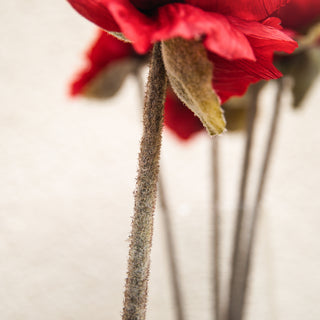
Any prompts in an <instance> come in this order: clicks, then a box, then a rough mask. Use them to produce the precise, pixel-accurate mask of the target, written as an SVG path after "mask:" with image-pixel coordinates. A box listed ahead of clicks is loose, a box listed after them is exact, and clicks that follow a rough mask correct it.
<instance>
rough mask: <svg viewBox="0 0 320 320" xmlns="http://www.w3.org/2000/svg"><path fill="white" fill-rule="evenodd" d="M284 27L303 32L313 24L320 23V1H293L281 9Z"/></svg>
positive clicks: (280, 13) (280, 14)
mask: <svg viewBox="0 0 320 320" xmlns="http://www.w3.org/2000/svg"><path fill="white" fill-rule="evenodd" d="M279 16H280V18H281V20H282V25H283V26H284V27H285V28H289V29H292V30H295V31H303V29H306V28H307V27H309V26H311V25H312V24H313V23H315V22H318V21H320V1H319V0H291V2H290V3H289V4H288V5H287V6H286V7H284V8H281V9H280V12H279Z"/></svg>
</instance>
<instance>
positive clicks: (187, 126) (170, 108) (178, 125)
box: [164, 90, 204, 140]
mask: <svg viewBox="0 0 320 320" xmlns="http://www.w3.org/2000/svg"><path fill="white" fill-rule="evenodd" d="M164 124H165V126H166V127H168V128H169V129H170V130H171V131H172V132H173V133H175V134H176V135H177V136H178V137H179V138H180V139H182V140H188V139H190V138H191V137H192V136H193V135H194V134H196V133H197V132H200V131H203V130H204V127H203V125H202V123H201V121H200V120H199V118H198V117H196V116H195V115H194V114H193V112H192V111H191V110H190V109H188V108H187V107H186V106H185V105H184V104H183V103H182V102H181V101H180V100H179V99H178V97H177V96H176V95H175V94H174V93H173V92H172V90H168V92H167V97H166V103H165V109H164Z"/></svg>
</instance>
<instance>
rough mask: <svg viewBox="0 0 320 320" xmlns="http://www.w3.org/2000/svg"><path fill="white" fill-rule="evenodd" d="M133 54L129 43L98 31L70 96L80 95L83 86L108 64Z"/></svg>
mask: <svg viewBox="0 0 320 320" xmlns="http://www.w3.org/2000/svg"><path fill="white" fill-rule="evenodd" d="M133 54H134V51H133V48H132V46H131V45H130V44H129V43H124V42H122V41H120V40H118V39H116V38H114V37H112V36H110V35H108V34H107V33H106V32H104V31H99V33H98V35H97V38H96V40H95V41H94V43H93V44H92V46H91V47H90V49H89V50H88V52H87V53H86V58H87V65H86V67H85V68H83V69H82V70H81V71H80V72H78V73H77V75H76V76H75V77H74V80H73V81H72V83H71V85H70V94H71V95H73V96H74V95H77V94H81V93H82V91H83V90H84V88H85V86H86V85H87V84H88V83H89V82H90V81H91V80H93V79H94V78H95V77H96V76H97V74H98V73H99V72H100V71H102V70H103V69H104V68H105V67H107V66H108V65H109V64H110V63H112V62H114V61H117V60H121V59H123V58H125V57H128V56H131V55H133Z"/></svg>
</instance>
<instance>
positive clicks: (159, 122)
mask: <svg viewBox="0 0 320 320" xmlns="http://www.w3.org/2000/svg"><path fill="white" fill-rule="evenodd" d="M166 87H167V79H166V72H165V69H164V66H163V61H162V54H161V44H160V43H156V44H155V45H154V48H153V53H152V59H151V63H150V71H149V78H148V84H147V93H146V97H145V103H144V111H143V135H142V140H141V145H140V154H139V169H138V177H137V184H136V190H135V194H134V197H135V205H134V216H133V220H132V230H131V235H130V250H129V260H128V274H127V280H126V286H125V293H124V307H123V315H122V319H123V320H144V319H145V315H146V305H147V291H148V279H149V270H150V253H151V246H152V235H153V214H154V210H155V204H156V196H157V182H158V175H159V158H160V149H161V138H162V136H161V133H162V126H163V110H164V101H165V93H166Z"/></svg>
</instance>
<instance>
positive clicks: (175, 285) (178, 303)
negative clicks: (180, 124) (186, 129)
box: [134, 69, 185, 320]
mask: <svg viewBox="0 0 320 320" xmlns="http://www.w3.org/2000/svg"><path fill="white" fill-rule="evenodd" d="M134 75H135V77H136V79H137V82H138V89H139V92H140V96H141V104H142V102H143V101H142V100H143V96H144V84H143V79H142V77H141V73H140V72H139V69H136V70H135V72H134ZM158 202H159V204H160V209H161V213H162V216H163V223H164V231H165V238H166V239H165V240H166V246H167V254H168V260H169V268H170V279H171V285H172V291H173V298H174V305H175V313H176V319H177V320H184V319H185V315H184V308H183V295H182V290H181V285H180V281H179V268H178V264H177V256H176V248H175V241H174V236H173V230H172V222H171V211H170V209H169V206H168V201H167V196H166V193H165V187H164V180H163V176H162V175H161V168H160V174H159V199H158Z"/></svg>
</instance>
